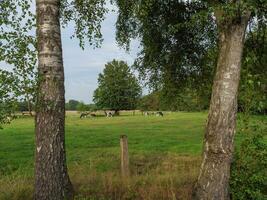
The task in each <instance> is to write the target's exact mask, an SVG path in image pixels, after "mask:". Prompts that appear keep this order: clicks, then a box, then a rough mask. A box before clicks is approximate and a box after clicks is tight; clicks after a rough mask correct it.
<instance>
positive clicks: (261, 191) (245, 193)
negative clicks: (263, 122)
mask: <svg viewBox="0 0 267 200" xmlns="http://www.w3.org/2000/svg"><path fill="white" fill-rule="evenodd" d="M230 187H231V196H232V199H233V200H266V199H267V145H266V143H265V142H264V137H263V132H262V131H259V130H258V127H257V126H255V127H253V134H251V133H249V134H247V135H246V138H245V139H244V141H243V142H242V144H241V146H240V149H239V150H238V151H237V153H236V154H235V160H234V163H233V164H232V167H231V180H230Z"/></svg>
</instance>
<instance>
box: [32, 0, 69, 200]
mask: <svg viewBox="0 0 267 200" xmlns="http://www.w3.org/2000/svg"><path fill="white" fill-rule="evenodd" d="M59 6H60V0H36V13H37V50H38V74H39V83H38V96H37V105H36V118H35V133H36V138H35V140H36V150H35V192H34V199H35V200H63V199H64V196H65V197H69V196H70V195H69V194H68V193H67V192H66V191H64V189H65V188H69V189H70V188H71V189H72V186H71V183H70V181H69V177H68V173H67V166H66V155H65V130H64V128H65V89H64V69H63V58H62V45H61V32H60V22H59ZM67 194H68V195H67Z"/></svg>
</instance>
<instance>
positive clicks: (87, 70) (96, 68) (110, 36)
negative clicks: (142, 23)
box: [0, 5, 139, 103]
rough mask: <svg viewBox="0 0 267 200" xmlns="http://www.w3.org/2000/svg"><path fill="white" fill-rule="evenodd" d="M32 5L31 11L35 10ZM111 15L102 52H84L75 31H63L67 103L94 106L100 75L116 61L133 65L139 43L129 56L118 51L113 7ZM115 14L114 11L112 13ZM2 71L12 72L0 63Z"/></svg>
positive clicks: (104, 28) (133, 45)
mask: <svg viewBox="0 0 267 200" xmlns="http://www.w3.org/2000/svg"><path fill="white" fill-rule="evenodd" d="M34 7H35V6H34V5H32V9H33V10H35V8H34ZM107 7H108V8H109V10H110V11H109V13H107V14H106V18H105V20H104V21H103V23H102V34H103V39H104V41H103V44H102V46H101V48H98V49H94V48H93V47H91V46H89V45H87V46H86V47H85V49H84V50H82V49H81V48H80V46H79V41H78V40H77V39H75V38H73V39H71V38H70V37H71V35H72V34H73V33H74V27H73V26H71V25H69V26H68V27H67V28H65V29H62V36H61V37H62V45H63V61H64V68H65V96H66V101H69V100H70V99H75V100H79V101H83V102H84V103H92V102H93V92H94V90H95V89H96V88H97V78H98V74H99V73H101V72H102V71H103V69H104V67H105V64H106V63H107V62H109V61H112V60H113V59H117V60H123V61H126V62H127V63H128V64H129V65H131V64H133V62H134V59H135V58H136V54H137V52H138V51H139V50H138V48H139V42H138V41H137V40H135V41H133V42H132V43H131V50H130V52H129V53H127V52H126V51H125V50H124V49H122V48H120V47H118V45H117V44H116V40H115V33H116V27H115V23H116V20H117V11H116V9H114V7H111V6H110V5H108V6H107ZM111 10H113V11H111ZM0 64H1V69H7V70H8V69H11V67H10V66H8V65H6V64H5V63H3V62H0Z"/></svg>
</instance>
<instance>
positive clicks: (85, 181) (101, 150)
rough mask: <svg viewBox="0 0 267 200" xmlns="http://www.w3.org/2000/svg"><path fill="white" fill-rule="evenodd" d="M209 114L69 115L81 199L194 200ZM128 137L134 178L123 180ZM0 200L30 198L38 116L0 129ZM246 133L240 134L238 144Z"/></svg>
mask: <svg viewBox="0 0 267 200" xmlns="http://www.w3.org/2000/svg"><path fill="white" fill-rule="evenodd" d="M206 117H207V114H206V113H169V114H166V115H165V116H164V117H163V118H161V117H156V116H149V117H145V116H119V117H114V118H105V117H97V118H91V119H89V118H86V119H79V116H78V115H70V116H67V119H66V145H67V156H68V166H69V169H70V170H69V171H70V175H71V179H72V182H73V183H74V186H75V189H76V191H77V199H84V200H86V199H87V200H89V196H90V200H93V199H97V200H101V199H102V200H107V199H114V200H115V199H129V200H130V199H147V200H148V199H151V200H152V199H159V200H160V199H162V200H163V199H189V196H190V195H191V190H192V185H193V183H194V181H195V179H196V176H197V173H198V169H199V164H200V153H201V148H202V138H203V133H204V124H205V120H206ZM121 134H126V135H127V136H128V140H129V154H130V164H131V174H132V176H131V178H130V179H129V180H128V182H127V183H125V182H122V180H121V178H120V175H119V174H120V169H119V168H120V155H119V152H120V151H119V150H120V147H119V137H120V135H121ZM0 138H1V139H0V199H1V200H2V199H3V200H4V199H9V200H10V199H16V200H18V199H21V200H24V199H31V196H32V191H33V188H32V185H33V156H34V125H33V119H31V118H23V119H18V120H15V121H14V122H13V123H12V124H11V125H8V126H6V127H5V129H4V130H2V131H1V132H0ZM240 140H241V136H240V135H238V136H237V143H239V142H240Z"/></svg>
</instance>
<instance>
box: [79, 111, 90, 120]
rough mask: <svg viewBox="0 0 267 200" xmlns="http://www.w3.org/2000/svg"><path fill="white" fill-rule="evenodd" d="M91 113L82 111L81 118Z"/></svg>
mask: <svg viewBox="0 0 267 200" xmlns="http://www.w3.org/2000/svg"><path fill="white" fill-rule="evenodd" d="M89 114H90V113H88V112H83V113H81V115H80V119H82V118H85V117H87V116H88V115H89Z"/></svg>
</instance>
